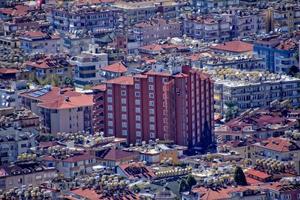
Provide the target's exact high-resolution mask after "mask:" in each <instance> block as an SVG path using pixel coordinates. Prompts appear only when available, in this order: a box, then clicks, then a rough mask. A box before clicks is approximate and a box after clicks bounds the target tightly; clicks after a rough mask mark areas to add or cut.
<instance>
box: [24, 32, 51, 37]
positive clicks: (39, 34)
mask: <svg viewBox="0 0 300 200" xmlns="http://www.w3.org/2000/svg"><path fill="white" fill-rule="evenodd" d="M24 36H26V37H30V38H42V37H46V36H47V34H46V33H43V32H41V31H27V32H25V33H24Z"/></svg>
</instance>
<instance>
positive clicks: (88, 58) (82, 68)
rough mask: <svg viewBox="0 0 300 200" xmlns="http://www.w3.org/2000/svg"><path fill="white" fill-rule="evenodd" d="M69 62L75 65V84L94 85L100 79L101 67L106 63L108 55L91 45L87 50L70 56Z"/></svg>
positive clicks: (80, 85)
mask: <svg viewBox="0 0 300 200" xmlns="http://www.w3.org/2000/svg"><path fill="white" fill-rule="evenodd" d="M70 63H71V64H73V65H75V77H74V81H75V86H77V87H84V86H86V85H96V84H98V83H100V82H101V81H102V78H101V67H104V66H107V65H108V55H107V54H106V53H100V51H99V49H98V47H96V46H91V47H90V50H89V51H86V52H83V53H81V54H80V55H78V56H74V57H72V58H71V60H70Z"/></svg>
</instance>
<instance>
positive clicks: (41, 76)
mask: <svg viewBox="0 0 300 200" xmlns="http://www.w3.org/2000/svg"><path fill="white" fill-rule="evenodd" d="M66 59H67V57H66V56H48V57H43V58H40V59H32V60H29V61H26V62H24V64H23V67H24V69H26V71H27V73H26V76H27V75H28V77H24V78H28V79H32V80H45V79H47V78H50V77H51V76H52V77H53V76H55V77H57V79H58V80H57V81H58V82H59V83H63V82H64V81H65V80H66V78H69V79H73V76H74V66H72V65H71V64H70V63H69V62H68V61H66ZM59 83H58V84H59Z"/></svg>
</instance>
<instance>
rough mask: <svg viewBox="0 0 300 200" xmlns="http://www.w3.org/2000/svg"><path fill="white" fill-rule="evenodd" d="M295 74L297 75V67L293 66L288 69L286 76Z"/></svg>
mask: <svg viewBox="0 0 300 200" xmlns="http://www.w3.org/2000/svg"><path fill="white" fill-rule="evenodd" d="M297 73H299V68H298V67H297V66H295V65H293V66H291V67H290V68H289V71H288V73H287V74H288V75H290V76H295V75H296V74H297Z"/></svg>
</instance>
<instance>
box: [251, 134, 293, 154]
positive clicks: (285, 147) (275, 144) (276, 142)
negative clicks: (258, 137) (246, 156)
mask: <svg viewBox="0 0 300 200" xmlns="http://www.w3.org/2000/svg"><path fill="white" fill-rule="evenodd" d="M254 145H259V146H261V147H263V148H266V149H270V150H273V151H278V152H289V151H291V149H290V148H291V147H292V146H293V145H294V144H293V143H291V141H290V140H289V139H286V138H280V137H278V138H275V137H272V138H268V139H266V140H264V141H262V142H260V143H258V144H254ZM295 147H296V146H295Z"/></svg>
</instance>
